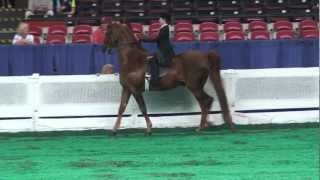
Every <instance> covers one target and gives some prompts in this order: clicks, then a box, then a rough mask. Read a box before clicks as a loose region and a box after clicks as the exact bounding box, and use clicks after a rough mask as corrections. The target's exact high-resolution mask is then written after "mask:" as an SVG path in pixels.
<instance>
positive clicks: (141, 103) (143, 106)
mask: <svg viewBox="0 0 320 180" xmlns="http://www.w3.org/2000/svg"><path fill="white" fill-rule="evenodd" d="M133 96H134V98H135V99H136V101H137V103H138V105H139V108H140V110H141V112H142V114H143V116H144V118H145V120H146V124H147V129H146V134H147V135H151V128H152V122H151V120H150V118H149V116H148V114H147V108H146V104H145V102H144V99H143V96H142V94H141V93H136V94H133Z"/></svg>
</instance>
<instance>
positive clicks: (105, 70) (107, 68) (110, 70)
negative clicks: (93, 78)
mask: <svg viewBox="0 0 320 180" xmlns="http://www.w3.org/2000/svg"><path fill="white" fill-rule="evenodd" d="M101 74H113V66H112V64H105V65H104V66H103V67H102V69H101Z"/></svg>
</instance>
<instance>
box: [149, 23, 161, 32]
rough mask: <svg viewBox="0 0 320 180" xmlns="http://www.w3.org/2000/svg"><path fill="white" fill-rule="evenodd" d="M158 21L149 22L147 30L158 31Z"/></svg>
mask: <svg viewBox="0 0 320 180" xmlns="http://www.w3.org/2000/svg"><path fill="white" fill-rule="evenodd" d="M160 26H161V25H160V23H158V22H154V23H151V24H150V26H149V31H152V32H154V31H159V30H160Z"/></svg>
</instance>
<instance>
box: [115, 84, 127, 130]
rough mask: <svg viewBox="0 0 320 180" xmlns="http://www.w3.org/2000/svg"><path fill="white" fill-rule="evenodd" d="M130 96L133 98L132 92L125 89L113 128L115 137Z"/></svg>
mask: <svg viewBox="0 0 320 180" xmlns="http://www.w3.org/2000/svg"><path fill="white" fill-rule="evenodd" d="M130 96H131V92H130V91H129V89H126V88H123V89H122V93H121V103H120V107H119V111H118V117H117V121H116V122H115V124H114V126H113V135H116V134H117V130H118V129H119V128H120V124H121V119H122V114H123V113H124V111H125V110H126V107H127V104H128V101H129V99H130Z"/></svg>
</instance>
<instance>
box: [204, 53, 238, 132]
mask: <svg viewBox="0 0 320 180" xmlns="http://www.w3.org/2000/svg"><path fill="white" fill-rule="evenodd" d="M208 61H209V64H210V72H209V78H210V80H211V83H212V84H213V87H214V89H215V90H216V93H217V96H218V99H219V103H220V107H221V111H222V115H223V119H224V121H225V122H226V123H227V124H228V125H229V127H230V129H231V130H234V124H233V122H232V117H231V114H230V110H229V106H228V100H227V96H226V93H225V90H224V87H223V84H222V79H221V75H220V57H219V56H218V54H217V53H215V52H209V53H208Z"/></svg>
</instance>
